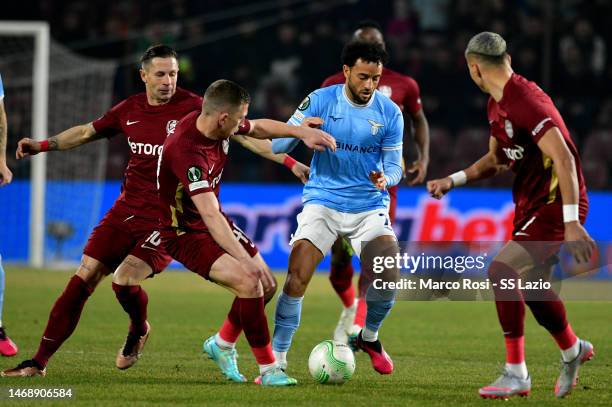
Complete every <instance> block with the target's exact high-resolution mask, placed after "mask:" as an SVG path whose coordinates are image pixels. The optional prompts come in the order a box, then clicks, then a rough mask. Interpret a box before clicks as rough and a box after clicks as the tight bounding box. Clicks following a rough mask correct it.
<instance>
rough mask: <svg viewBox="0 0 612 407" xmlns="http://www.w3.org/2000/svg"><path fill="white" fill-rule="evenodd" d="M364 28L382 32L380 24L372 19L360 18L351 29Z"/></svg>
mask: <svg viewBox="0 0 612 407" xmlns="http://www.w3.org/2000/svg"><path fill="white" fill-rule="evenodd" d="M366 28H373V29H375V30H378V31H380V32H381V33H382V32H383V29H382V27H381V26H380V24H378V22H377V21H374V20H361V21H360V22H359V23H357V25H356V26H355V29H354V30H353V31H357V30H364V29H366Z"/></svg>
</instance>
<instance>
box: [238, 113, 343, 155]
mask: <svg viewBox="0 0 612 407" xmlns="http://www.w3.org/2000/svg"><path fill="white" fill-rule="evenodd" d="M248 135H249V136H251V137H255V138H259V139H262V138H267V139H273V138H284V137H291V138H295V139H299V140H301V141H302V142H303V143H304V144H305V145H306V146H307V147H308V148H312V149H313V150H317V151H324V150H325V149H326V148H329V149H330V150H332V151H336V139H334V138H333V137H332V136H331V135H330V134H328V133H326V132H324V131H323V130H319V129H316V128H311V127H308V126H291V125H289V124H287V123H283V122H279V121H276V120H270V119H257V120H251V129H250V131H249V133H248Z"/></svg>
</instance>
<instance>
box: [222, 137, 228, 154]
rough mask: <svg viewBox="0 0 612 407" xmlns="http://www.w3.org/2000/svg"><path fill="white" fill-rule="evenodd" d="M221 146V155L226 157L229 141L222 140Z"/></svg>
mask: <svg viewBox="0 0 612 407" xmlns="http://www.w3.org/2000/svg"><path fill="white" fill-rule="evenodd" d="M222 146H223V153H225V155H227V152H228V151H229V139H225V140H223V142H222Z"/></svg>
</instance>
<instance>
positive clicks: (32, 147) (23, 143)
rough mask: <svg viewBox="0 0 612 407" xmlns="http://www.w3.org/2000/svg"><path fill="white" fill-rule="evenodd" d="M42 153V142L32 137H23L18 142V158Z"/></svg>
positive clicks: (16, 155) (16, 154)
mask: <svg viewBox="0 0 612 407" xmlns="http://www.w3.org/2000/svg"><path fill="white" fill-rule="evenodd" d="M38 153H40V143H39V142H38V141H36V140H32V139H31V138H22V139H21V140H19V142H18V143H17V152H16V153H15V158H17V159H18V160H20V159H22V158H24V157H27V156H29V155H36V154H38Z"/></svg>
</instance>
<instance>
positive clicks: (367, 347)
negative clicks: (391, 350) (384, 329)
mask: <svg viewBox="0 0 612 407" xmlns="http://www.w3.org/2000/svg"><path fill="white" fill-rule="evenodd" d="M362 332H363V331H362ZM362 332H359V335H358V336H357V346H358V347H359V349H361V350H363V351H364V352H365V353H367V354H368V355H369V356H370V360H371V361H372V367H373V368H374V370H376V371H377V372H378V373H380V374H391V373H393V361H392V360H391V357H389V355H388V354H387V352H385V350H384V349H383V347H382V344H381V343H380V341H379V340H378V339H377V340H376V341H375V342H367V341H364V340H363V337H362V336H361V335H362Z"/></svg>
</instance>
